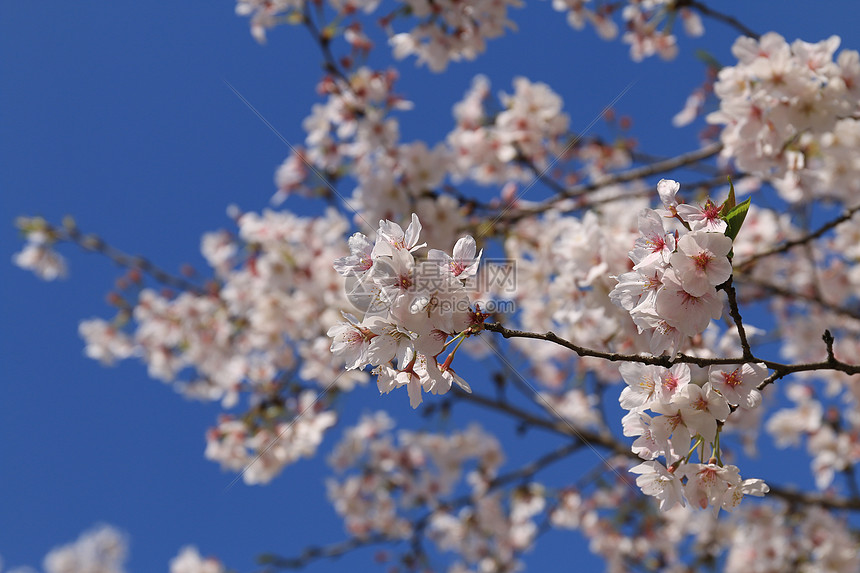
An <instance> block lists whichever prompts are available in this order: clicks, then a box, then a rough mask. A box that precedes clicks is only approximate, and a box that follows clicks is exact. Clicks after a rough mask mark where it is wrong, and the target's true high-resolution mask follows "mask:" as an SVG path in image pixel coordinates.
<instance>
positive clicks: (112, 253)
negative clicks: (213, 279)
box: [45, 223, 207, 295]
mask: <svg viewBox="0 0 860 573" xmlns="http://www.w3.org/2000/svg"><path fill="white" fill-rule="evenodd" d="M45 232H47V233H49V234H50V235H51V237H52V238H53V239H54V240H55V241H57V242H63V241H65V242H69V243H74V244H76V245H78V246H80V247H81V248H82V249H84V250H86V251H91V252H93V253H99V254H101V255H104V256H105V257H107V258H109V259H110V260H112V261H113V262H114V263H116V264H117V265H119V266H121V267H124V268H127V269H137V270H140V271H141V272H143V273H145V274H147V275H149V276H150V277H152V278H153V279H155V280H156V281H158V282H159V283H160V284H162V285H164V286H168V287H171V288H175V289H178V290H181V291H186V292H191V293H194V294H197V295H205V294H207V290H206V289H204V288H203V287H201V286H199V285H197V284H194V283H193V282H191V281H189V280H187V279H185V278H183V277H180V276H176V275H172V274H170V273H169V272H167V271H165V270H164V269H162V268H161V267H159V266H157V265H156V264H155V263H153V262H152V261H150V260H149V259H147V258H146V257H142V256H140V255H129V254H128V253H125V252H123V251H121V250H119V249H117V248H116V247H112V246H111V245H110V244H108V243H107V242H106V241H105V240H104V239H102V238H101V237H98V236H97V235H92V234H83V233H81V231H80V230H79V229H78V227H77V226H76V225H67V226H66V227H65V228H62V227H54V226H51V225H49V224H47V223H46V228H45Z"/></svg>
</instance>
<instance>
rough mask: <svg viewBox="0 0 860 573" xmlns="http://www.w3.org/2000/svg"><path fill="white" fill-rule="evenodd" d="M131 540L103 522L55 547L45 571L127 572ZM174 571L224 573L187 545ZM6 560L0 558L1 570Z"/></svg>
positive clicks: (12, 572)
mask: <svg viewBox="0 0 860 573" xmlns="http://www.w3.org/2000/svg"><path fill="white" fill-rule="evenodd" d="M127 558H128V539H127V537H126V536H125V535H124V534H123V533H122V532H121V531H119V530H118V529H116V528H115V527H112V526H110V525H100V526H97V527H95V528H93V529H91V530H89V531H86V532H84V533H82V534H81V535H80V536H79V537H78V539H77V540H75V541H73V542H72V543H67V544H65V545H61V546H59V547H55V548H54V549H52V550H51V551H50V552H48V554H47V555H46V556H45V560H44V563H43V567H44V570H45V573H125V572H126V568H125V562H126V559H127ZM169 567H170V569H169V571H170V573H224V572H225V568H224V566H223V565H222V564H221V562H220V561H218V560H217V559H215V558H214V557H206V558H203V557H201V556H200V553H199V552H198V551H197V548H196V547H194V546H192V545H189V546H186V547H183V548H182V550H181V551H180V552H179V555H177V556H176V557H174V558H173V559H171V560H170V564H169ZM2 568H3V562H2V560H0V569H2ZM8 573H35V570H34V569H31V568H29V567H20V568H18V567H16V568H14V569H9V570H8Z"/></svg>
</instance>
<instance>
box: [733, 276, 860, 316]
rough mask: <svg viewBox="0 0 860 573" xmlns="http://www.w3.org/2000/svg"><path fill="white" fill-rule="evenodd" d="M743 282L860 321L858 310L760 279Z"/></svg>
mask: <svg viewBox="0 0 860 573" xmlns="http://www.w3.org/2000/svg"><path fill="white" fill-rule="evenodd" d="M741 281H742V282H741V284H748V285H751V286H754V287H757V288H760V289H763V290H766V291H768V292H770V293H772V294H776V295H779V296H782V297H785V298H794V299H798V300H803V301H806V302H809V303H813V304H815V305H817V306H820V307H821V308H823V309H825V310H828V311H830V312H832V313H833V314H837V315H840V316H844V317H847V318H853V319H855V320H860V310H858V309H851V308H845V307H844V306H839V305H838V304H833V303H830V302H827V301H826V300H823V299H821V298H820V297H817V296H814V295H811V294H806V293H802V292H797V291H793V290H789V289H787V288H783V287H781V286H777V285H775V284H772V283H769V282H766V281H763V280H759V279H754V278H749V277H743V279H742V280H741Z"/></svg>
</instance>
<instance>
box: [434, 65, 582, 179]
mask: <svg viewBox="0 0 860 573" xmlns="http://www.w3.org/2000/svg"><path fill="white" fill-rule="evenodd" d="M489 93H490V83H489V80H487V78H486V77H484V76H477V77H475V78H474V79H473V80H472V86H471V87H470V88H469V90H468V92H467V93H466V95H465V97H464V98H463V99H462V100H461V101H460V102H458V103H457V104H456V105H455V106H454V118H455V119H456V121H457V125H456V127H455V129H454V130H452V131H451V132H450V133H449V134H448V138H447V143H448V147H449V148H450V149H451V155H452V167H451V168H450V170H451V173H452V176H453V177H454V178H455V179H457V180H459V179H465V178H469V179H472V180H474V181H477V182H478V183H482V184H504V183H505V182H508V181H511V180H514V181H516V180H521V179H527V178H528V179H530V178H531V177H532V176H533V175H532V174H531V173H530V172H529V171H528V170H526V169H524V168H523V167H522V166H521V165H519V164H518V163H517V160H520V159H522V160H525V161H528V162H530V163H532V164H533V165H534V166H536V167H538V168H545V167H546V166H547V165H548V164H549V162H550V160H551V159H554V158H556V157H558V156H560V155H562V154H563V153H564V151H565V150H564V145H563V143H564V141H563V140H564V136H565V135H567V130H568V125H569V122H570V118H569V117H568V115H567V114H566V113H563V112H562V99H561V97H560V96H559V95H558V94H557V93H555V92H554V91H553V90H552V89H551V88H550V87H549V86H547V85H546V84H544V83H540V82H531V81H530V80H528V79H526V78H523V77H518V78H515V79H514V93H513V94H504V93H503V94H501V103H502V105H503V106H504V109H503V111H502V112H501V113H498V114H496V115H493V114H491V113H489V112H488V110H487V107H488V106H487V103H486V101H485V100H487V98H488V97H489Z"/></svg>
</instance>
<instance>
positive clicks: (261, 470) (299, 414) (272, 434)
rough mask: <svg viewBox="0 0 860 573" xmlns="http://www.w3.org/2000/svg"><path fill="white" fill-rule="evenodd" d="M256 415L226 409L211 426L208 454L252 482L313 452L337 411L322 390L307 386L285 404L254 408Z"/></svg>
mask: <svg viewBox="0 0 860 573" xmlns="http://www.w3.org/2000/svg"><path fill="white" fill-rule="evenodd" d="M252 412H253V413H259V414H260V416H259V418H260V419H259V421H258V420H257V419H256V417H252V416H248V415H246V416H244V417H243V418H242V419H236V418H234V417H233V416H229V415H224V416H222V417H221V419H220V420H219V421H218V426H217V427H215V428H210V429H209V431H208V432H206V452H205V455H206V458H207V459H209V460H212V461H216V462H218V463H220V464H221V467H222V468H224V469H227V470H230V471H235V472H240V473H241V476H242V480H243V481H244V482H245V483H246V484H248V485H256V484H266V483H269V482H270V481H272V479H273V478H274V477H275V476H277V475H278V474H280V473H281V471H282V470H283V469H284V467H285V466H287V465H289V464H291V463H293V462H295V461H297V460H298V459H300V458H303V457H305V458H309V457H311V456H313V455H314V454H315V453H316V451H317V448H318V447H319V445H320V443H321V442H322V440H323V435H324V433H325V431H326V430H327V429H328V428H330V427H332V426H334V424H335V422H336V421H337V415H336V414H335V413H334V412H333V411H331V410H326V409H325V407H324V403H323V402H321V401H320V400H319V397H318V396H317V394H316V393H315V392H313V391H311V390H305V391H304V392H302V393H301V394H299V396H298V397H296V398H291V399H289V400H287V401H286V402H285V403H283V404H278V403H273V404H265V405H262V407H258V408H256V409H254V410H252Z"/></svg>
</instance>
